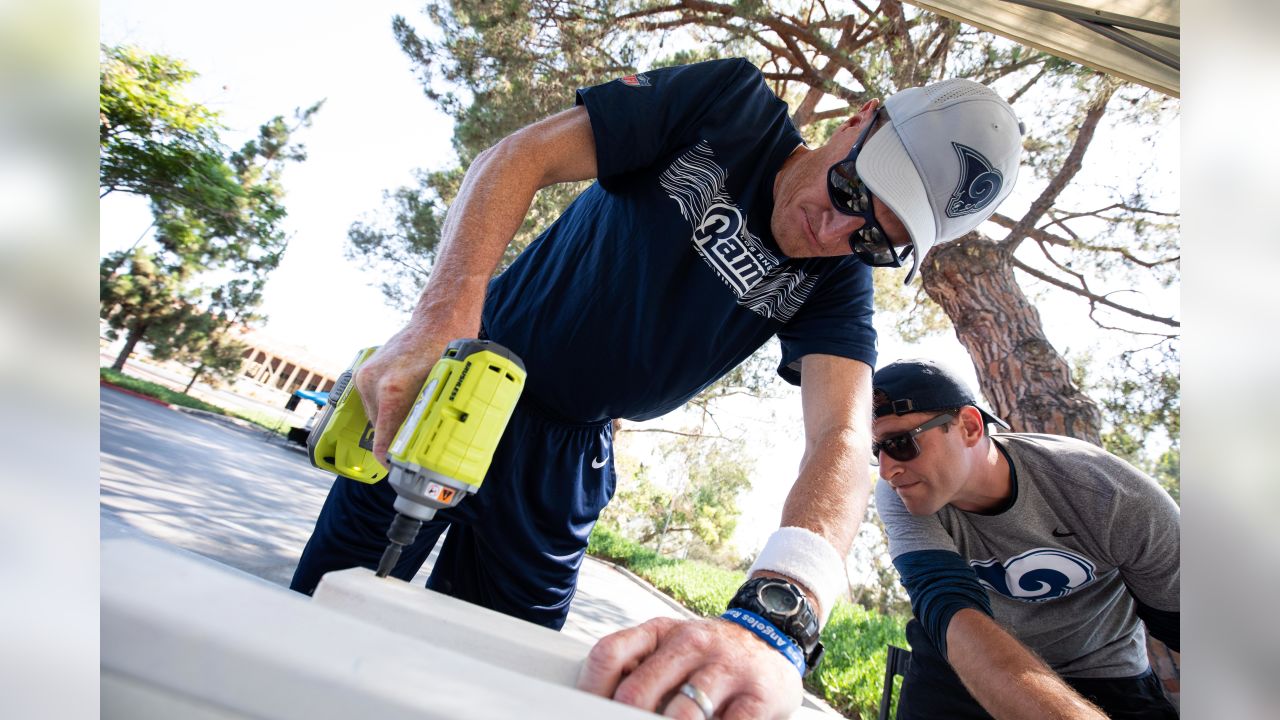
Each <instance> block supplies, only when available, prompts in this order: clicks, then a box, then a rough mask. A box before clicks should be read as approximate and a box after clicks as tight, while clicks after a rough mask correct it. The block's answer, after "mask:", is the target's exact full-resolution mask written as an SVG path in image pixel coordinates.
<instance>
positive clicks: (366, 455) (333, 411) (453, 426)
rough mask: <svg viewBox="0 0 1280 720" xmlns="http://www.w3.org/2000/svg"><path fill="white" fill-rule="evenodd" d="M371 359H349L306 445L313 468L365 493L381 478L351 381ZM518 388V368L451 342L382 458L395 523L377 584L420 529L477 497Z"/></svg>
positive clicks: (483, 348) (493, 349)
mask: <svg viewBox="0 0 1280 720" xmlns="http://www.w3.org/2000/svg"><path fill="white" fill-rule="evenodd" d="M377 349H378V348H377V347H371V348H365V349H363V350H361V351H360V352H358V353H356V357H355V360H354V361H353V362H352V363H351V367H350V368H348V369H347V371H346V372H344V373H342V375H340V376H339V377H338V380H337V382H336V383H334V386H333V389H332V390H331V391H330V392H329V403H328V404H327V405H326V406H325V409H324V411H323V413H322V414H321V416H320V418H319V419H318V420H317V421H316V426H315V429H314V430H312V432H311V435H310V437H309V438H308V439H307V452H308V454H309V455H310V457H311V464H312V465H315V466H316V467H318V468H321V469H323V470H329V471H331V472H335V473H337V474H339V475H342V476H343V477H347V478H350V479H352V480H358V481H360V482H364V483H370V484H373V483H376V482H378V481H380V480H382V478H383V477H384V476H385V475H387V469H386V468H385V467H383V465H382V463H380V462H378V460H377V458H376V457H374V454H373V425H372V423H370V422H369V418H368V416H367V415H366V414H365V411H364V405H363V404H362V403H361V402H360V395H359V393H358V392H357V391H356V385H355V382H354V381H353V378H354V376H355V373H356V371H357V370H359V369H360V366H361V365H363V364H364V363H365V362H367V361H368V360H369V358H370V357H372V356H373V353H374V351H375V350H377ZM524 381H525V369H524V363H523V362H522V361H521V360H520V358H519V357H517V356H516V354H515V353H513V352H511V351H510V350H508V349H506V348H504V347H502V346H501V345H499V344H497V343H495V342H492V341H489V340H454V341H453V342H451V343H449V346H448V347H447V348H445V351H444V355H443V357H441V358H440V360H438V361H437V362H436V364H435V367H433V368H432V369H431V374H430V375H428V376H427V380H426V382H425V383H424V384H423V386H422V390H421V392H419V393H418V399H417V401H416V402H415V403H414V404H413V408H412V409H411V410H410V411H409V415H408V416H407V417H406V418H405V420H404V422H403V423H402V424H401V425H400V429H399V431H398V432H397V433H396V436H395V438H394V439H393V440H392V441H391V447H390V448H389V449H388V450H387V460H388V462H389V463H390V464H391V472H390V483H391V486H392V487H393V488H395V491H396V501H395V509H396V516H395V518H394V519H393V520H392V521H391V527H390V528H388V529H387V539H388V540H390V544H389V545H387V549H386V551H385V552H383V554H382V560H381V562H379V563H378V570H377V574H378V577H386V576H387V573H389V572H391V570H392V568H394V567H395V565H396V562H397V561H398V560H399V559H400V552H401V551H402V550H403V549H404V548H405V547H406V546H408V545H410V544H412V543H413V540H414V538H416V537H417V535H418V529H419V528H421V527H422V523H423V522H424V521H426V520H430V519H431V518H432V517H434V516H435V514H436V511H437V510H440V509H442V508H450V507H453V506H455V505H457V504H458V503H459V502H461V501H462V498H463V497H465V496H466V494H467V493H474V492H475V491H476V490H478V489H479V488H480V484H481V483H482V482H484V476H485V473H486V472H488V470H489V463H490V462H491V461H492V460H493V452H494V450H495V449H496V448H497V447H498V441H499V440H501V439H502V433H503V431H505V430H506V428H507V421H508V420H510V419H511V413H512V412H513V411H514V410H515V407H516V401H517V400H518V399H519V398H520V391H521V390H523V389H524Z"/></svg>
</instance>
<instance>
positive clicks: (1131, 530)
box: [872, 360, 1179, 719]
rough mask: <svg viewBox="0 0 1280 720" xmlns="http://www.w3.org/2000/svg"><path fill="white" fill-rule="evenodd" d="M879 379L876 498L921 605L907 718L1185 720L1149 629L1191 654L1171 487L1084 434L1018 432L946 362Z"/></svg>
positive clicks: (910, 363) (891, 368) (906, 689)
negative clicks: (1184, 639)
mask: <svg viewBox="0 0 1280 720" xmlns="http://www.w3.org/2000/svg"><path fill="white" fill-rule="evenodd" d="M872 386H873V397H872V402H873V407H874V412H875V425H874V428H873V435H874V437H875V443H874V445H873V446H872V458H873V460H876V459H878V461H879V465H880V478H881V482H880V483H878V484H877V486H876V507H877V509H878V510H879V513H880V517H881V518H882V519H883V520H884V523H885V527H886V528H887V529H888V531H889V554H890V555H891V556H892V557H893V563H894V566H895V567H896V568H897V570H898V573H899V575H900V576H901V578H902V584H903V585H904V586H905V587H906V589H907V593H908V594H909V595H910V596H911V607H912V611H913V614H914V615H915V618H914V619H912V620H911V621H910V622H909V623H908V625H907V638H908V640H909V641H910V642H911V646H912V662H911V668H910V670H909V671H908V672H907V674H906V677H905V678H904V681H903V685H902V694H901V699H900V700H899V710H898V717H899V718H901V719H912V718H925V717H947V718H989V717H992V716H994V717H997V718H1004V717H1073V718H1074V717H1089V718H1092V717H1101V714H1100V713H1106V715H1107V716H1109V717H1112V718H1176V717H1177V713H1176V711H1175V710H1174V708H1173V706H1172V705H1171V704H1170V703H1169V701H1168V700H1167V699H1166V698H1165V696H1164V693H1163V691H1162V689H1161V687H1160V684H1159V681H1158V680H1157V679H1156V677H1155V676H1154V674H1153V673H1152V671H1151V669H1150V666H1149V664H1148V662H1147V655H1146V635H1145V632H1144V625H1145V627H1146V632H1150V633H1151V634H1152V635H1154V636H1155V637H1156V638H1158V639H1160V640H1161V641H1163V642H1164V643H1165V644H1167V645H1168V646H1169V647H1170V648H1172V649H1173V650H1175V651H1176V650H1177V649H1178V647H1179V643H1178V608H1179V602H1178V592H1179V529H1178V524H1179V513H1178V507H1177V505H1176V504H1174V502H1173V500H1172V499H1171V498H1170V497H1169V495H1168V493H1166V492H1165V491H1164V490H1163V489H1162V488H1160V486H1159V485H1157V484H1156V482H1155V481H1154V480H1152V479H1151V478H1149V477H1147V476H1146V475H1144V474H1143V473H1141V472H1140V471H1138V470H1137V469H1135V468H1134V467H1133V466H1131V465H1129V464H1128V463H1126V462H1124V461H1123V460H1121V459H1120V458H1117V457H1115V456H1114V455H1111V454H1110V453H1108V452H1106V451H1104V450H1102V449H1100V448H1098V447H1095V446H1093V445H1090V444H1088V443H1086V442H1083V441H1080V440H1075V439H1072V438H1067V437H1060V436H1056V435H1038V434H1030V433H1001V434H997V435H991V434H989V433H988V432H987V426H988V424H991V423H994V424H996V425H999V426H1002V427H1003V428H1006V429H1007V428H1008V427H1009V426H1008V425H1007V424H1006V423H1005V422H1004V421H1003V420H1000V419H999V418H997V417H995V416H994V415H992V414H991V413H990V412H988V411H986V410H985V409H983V408H982V407H980V406H979V405H978V404H977V403H976V402H975V400H974V397H973V393H972V392H970V391H969V389H968V388H967V387H966V386H965V385H964V384H963V383H962V382H960V381H959V380H958V379H957V378H955V377H954V376H953V375H952V374H951V373H949V372H948V371H946V370H945V369H943V368H942V367H940V366H939V365H937V364H936V363H933V362H931V361H928V360H907V361H899V362H895V363H893V364H891V365H888V366H887V367H884V368H881V369H880V370H878V371H876V373H875V375H874V377H873V379H872ZM1139 621H1141V622H1139Z"/></svg>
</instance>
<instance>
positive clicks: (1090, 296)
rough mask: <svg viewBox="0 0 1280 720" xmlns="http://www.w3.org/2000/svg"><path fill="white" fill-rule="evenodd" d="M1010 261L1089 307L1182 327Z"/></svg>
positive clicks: (1173, 321) (1172, 321)
mask: <svg viewBox="0 0 1280 720" xmlns="http://www.w3.org/2000/svg"><path fill="white" fill-rule="evenodd" d="M1012 261H1013V266H1014V267H1015V268H1017V269H1019V270H1021V271H1023V272H1025V273H1027V274H1028V275H1030V276H1032V277H1034V278H1036V279H1038V280H1043V281H1044V282H1047V283H1049V284H1050V285H1053V286H1054V287H1058V288H1062V289H1063V290H1066V291H1067V292H1070V293H1073V294H1076V295H1079V296H1080V297H1082V298H1084V299H1086V300H1088V301H1089V303H1090V305H1094V304H1097V305H1103V306H1106V307H1109V308H1111V309H1113V310H1118V311H1119V312H1122V313H1125V314H1126V315H1132V316H1133V317H1136V318H1139V319H1142V320H1149V321H1151V322H1154V323H1160V324H1161V325H1168V326H1169V327H1182V323H1180V322H1178V321H1177V320H1174V319H1173V318H1168V317H1160V316H1159V315H1152V314H1150V313H1144V312H1142V311H1141V310H1138V309H1136V308H1131V307H1127V306H1125V305H1121V304H1119V303H1117V302H1115V301H1113V300H1111V299H1109V298H1107V297H1105V296H1103V295H1098V294H1096V293H1092V292H1089V291H1088V290H1086V289H1084V288H1079V287H1076V286H1074V285H1072V284H1070V283H1068V282H1065V281H1062V280H1059V279H1058V278H1055V277H1053V276H1051V275H1048V274H1046V273H1044V272H1043V271H1041V270H1038V269H1036V268H1033V267H1031V266H1030V265H1028V264H1026V263H1024V262H1022V261H1021V260H1019V259H1017V258H1016V257H1015V258H1013V259H1012ZM1089 315H1090V317H1092V316H1093V312H1092V311H1090V313H1089Z"/></svg>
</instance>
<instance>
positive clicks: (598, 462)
mask: <svg viewBox="0 0 1280 720" xmlns="http://www.w3.org/2000/svg"><path fill="white" fill-rule="evenodd" d="M607 462H609V456H608V455H605V456H604V459H603V460H595V459H593V460H592V461H591V467H593V468H595V469H597V470H599V469H600V468H602V467H604V464H605V463H607Z"/></svg>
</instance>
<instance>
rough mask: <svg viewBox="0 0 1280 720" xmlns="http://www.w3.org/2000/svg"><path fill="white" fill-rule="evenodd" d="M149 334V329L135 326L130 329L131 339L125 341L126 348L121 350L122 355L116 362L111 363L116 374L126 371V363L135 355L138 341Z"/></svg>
mask: <svg viewBox="0 0 1280 720" xmlns="http://www.w3.org/2000/svg"><path fill="white" fill-rule="evenodd" d="M146 332H147V327H146V326H145V325H143V326H142V327H138V326H136V325H135V326H133V327H131V328H130V329H129V337H128V338H127V339H126V340H125V341H124V347H123V348H121V349H120V354H119V355H117V356H116V361H115V362H113V363H111V369H112V370H115V371H116V372H123V371H124V363H125V361H126V360H128V359H129V356H130V355H132V354H133V349H134V348H135V347H137V345H138V341H140V340H142V336H143V335H144V334H145V333H146Z"/></svg>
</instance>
